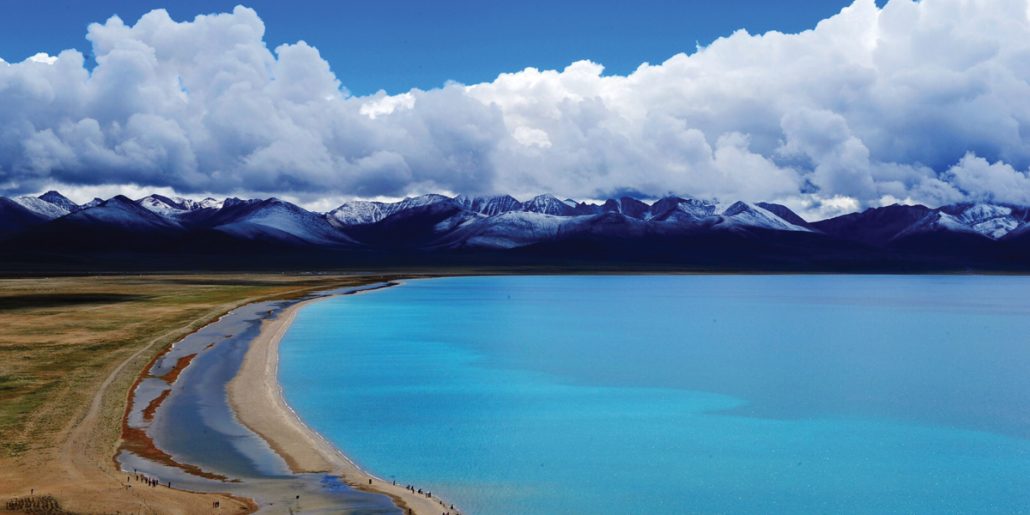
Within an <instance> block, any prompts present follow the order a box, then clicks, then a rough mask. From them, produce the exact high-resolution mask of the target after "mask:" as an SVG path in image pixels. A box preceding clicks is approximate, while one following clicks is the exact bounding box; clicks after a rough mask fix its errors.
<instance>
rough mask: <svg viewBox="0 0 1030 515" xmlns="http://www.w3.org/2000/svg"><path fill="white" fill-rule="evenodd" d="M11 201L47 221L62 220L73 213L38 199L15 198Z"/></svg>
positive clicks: (27, 197)
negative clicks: (61, 218)
mask: <svg viewBox="0 0 1030 515" xmlns="http://www.w3.org/2000/svg"><path fill="white" fill-rule="evenodd" d="M11 200H13V201H15V202H17V203H18V205H20V206H21V207H24V208H25V209H28V210H29V211H32V212H33V213H36V214H37V215H40V216H42V217H44V218H46V219H47V220H53V219H55V218H60V217H62V216H64V215H67V214H68V213H70V212H71V211H69V210H68V209H66V208H64V207H62V206H59V205H57V204H52V203H50V202H47V201H45V200H43V199H41V198H38V197H29V196H25V197H17V198H13V199H11Z"/></svg>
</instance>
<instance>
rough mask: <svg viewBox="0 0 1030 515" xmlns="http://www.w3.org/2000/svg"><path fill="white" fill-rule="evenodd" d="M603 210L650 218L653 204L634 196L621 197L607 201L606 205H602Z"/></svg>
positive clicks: (639, 217)
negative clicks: (650, 204)
mask: <svg viewBox="0 0 1030 515" xmlns="http://www.w3.org/2000/svg"><path fill="white" fill-rule="evenodd" d="M601 211H605V212H608V213H620V214H623V215H626V216H629V217H632V218H638V219H641V220H644V219H647V218H650V215H651V206H649V205H647V204H645V203H643V202H641V201H639V200H637V199H635V198H632V197H621V198H618V199H608V200H607V201H605V203H604V205H602V206H601Z"/></svg>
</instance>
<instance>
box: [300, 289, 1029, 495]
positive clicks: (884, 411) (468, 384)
mask: <svg viewBox="0 0 1030 515" xmlns="http://www.w3.org/2000/svg"><path fill="white" fill-rule="evenodd" d="M280 380H281V382H282V384H283V388H284V392H285V395H286V398H287V401H288V402H289V403H290V405H291V406H293V408H294V409H295V410H296V411H297V412H298V413H299V414H300V416H301V417H302V418H303V419H304V420H305V421H307V422H308V423H309V424H310V425H311V426H312V427H313V428H314V429H316V430H318V431H319V432H321V433H322V434H323V435H325V436H326V437H327V438H329V439H330V440H331V441H332V442H334V443H335V444H336V445H337V446H338V447H340V448H341V449H342V450H344V452H346V453H347V454H348V455H349V456H350V457H352V458H353V459H354V460H355V461H356V462H357V463H358V464H359V465H361V466H362V467H364V468H366V469H368V470H370V471H371V472H373V473H375V474H377V475H379V476H381V477H384V478H386V479H392V478H396V480H397V481H398V483H412V484H416V485H418V486H419V487H422V488H426V489H429V490H432V491H433V492H434V493H437V494H440V495H443V496H445V497H446V498H447V499H448V500H450V501H453V502H454V503H455V504H456V505H458V506H459V507H460V508H463V509H464V511H466V512H468V513H481V514H511V513H542V514H556V513H627V514H639V513H696V512H705V513H774V512H778V513H784V512H787V513H799V512H801V513H842V512H848V513H884V512H905V513H945V512H950V513H955V512H965V513H970V512H977V513H985V512H988V513H990V512H993V513H1019V512H1023V513H1026V512H1030V278H1024V277H977V276H943V277H934V276H549V277H472V278H447V279H432V280H421V281H410V282H408V283H406V284H404V285H402V286H398V287H394V288H389V289H386V290H380V291H377V292H373V293H368V294H362V295H354V296H348V297H337V298H333V299H331V300H327V301H324V302H321V303H316V304H314V305H311V306H308V307H306V308H304V309H303V310H302V311H301V312H300V313H299V314H298V316H297V319H296V321H295V322H294V324H293V326H292V328H291V329H290V330H289V332H288V333H287V335H286V336H285V338H284V340H283V342H282V346H281V364H280Z"/></svg>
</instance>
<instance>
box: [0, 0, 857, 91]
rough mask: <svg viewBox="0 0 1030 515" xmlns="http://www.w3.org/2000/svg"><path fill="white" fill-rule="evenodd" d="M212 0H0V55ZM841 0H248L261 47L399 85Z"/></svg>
mask: <svg viewBox="0 0 1030 515" xmlns="http://www.w3.org/2000/svg"><path fill="white" fill-rule="evenodd" d="M239 3H240V2H238V1H220V0H215V1H211V0H205V1H197V0H176V1H175V2H167V0H166V1H155V0H95V1H84V0H70V1H69V0H61V1H55V0H39V1H33V2H21V1H14V0H7V1H6V2H4V3H3V4H2V5H3V7H2V13H3V15H2V16H0V34H3V36H0V57H3V58H4V59H5V60H7V61H9V62H15V61H21V60H23V59H25V58H27V57H30V56H32V55H34V54H36V53H38V52H47V53H48V54H52V55H56V54H57V53H59V52H60V51H61V50H64V49H66V48H76V49H78V50H79V51H81V52H82V53H83V54H85V55H87V56H89V54H90V45H89V44H88V42H87V41H86V39H85V34H86V26H87V25H88V24H90V23H93V22H104V21H105V20H107V19H108V18H109V17H111V16H113V15H118V16H119V17H121V18H122V19H123V20H125V21H126V22H134V21H135V20H137V19H139V17H140V16H142V15H144V14H146V13H147V12H149V11H151V10H153V9H166V10H167V11H168V13H169V14H170V15H171V16H172V18H174V19H176V20H188V19H193V17H195V16H196V15H198V14H208V13H212V12H229V11H232V9H233V7H235V6H236V5H237V4H239ZM848 3H849V2H848V1H845V0H781V1H778V2H768V1H762V0H722V1H720V2H712V1H705V0H637V1H634V2H626V1H624V0H564V1H561V2H555V1H548V0H521V1H518V2H499V1H498V2H494V1H483V0H437V1H426V0H376V1H371V0H365V1H360V2H358V1H346V2H341V1H327V0H317V1H297V2H282V1H279V0H258V1H251V2H246V3H244V5H247V6H248V7H251V8H253V9H255V10H256V11H257V12H258V14H259V15H260V16H261V18H262V19H263V20H264V21H265V25H266V31H265V41H266V42H267V43H268V45H269V46H270V47H272V48H274V47H276V46H278V45H280V44H283V43H294V42H297V41H301V40H303V41H306V42H307V43H308V44H310V45H312V46H314V47H316V48H318V49H319V52H320V53H321V55H322V57H323V58H325V59H326V60H327V61H328V62H329V63H330V64H331V65H332V68H333V70H334V71H335V72H336V74H337V76H338V77H339V78H340V80H341V82H343V84H344V86H345V87H346V88H347V89H348V90H349V91H350V92H351V93H353V94H357V95H366V94H371V93H375V92H377V91H379V90H380V89H382V90H385V91H386V92H388V93H394V94H395V93H403V92H405V91H408V90H409V89H411V88H421V89H430V88H434V87H439V86H442V85H443V84H444V83H446V82H447V81H457V82H462V83H466V84H472V83H477V82H483V81H489V80H492V79H493V78H495V77H497V75H498V74H499V73H502V72H508V71H514V70H520V69H523V68H526V67H528V66H534V67H537V68H541V69H554V68H563V67H564V66H566V65H568V64H569V63H571V62H574V61H578V60H581V59H590V60H592V61H595V62H600V63H604V64H605V66H606V69H607V70H608V72H609V73H620V74H625V73H628V72H631V71H633V70H634V69H635V68H636V67H637V66H639V65H640V63H642V62H652V63H653V62H662V61H664V60H666V59H668V58H669V57H671V56H672V55H674V54H676V53H678V52H685V51H691V50H693V49H694V48H695V45H696V44H698V43H701V44H707V43H709V42H711V41H713V40H715V39H716V38H718V37H720V36H725V35H727V34H730V33H731V32H733V31H734V30H737V29H741V28H746V29H747V30H749V31H750V32H753V33H762V32H767V31H769V30H780V31H786V32H796V31H799V30H803V29H806V28H809V27H812V26H814V25H815V23H817V22H818V21H819V20H821V19H823V18H825V17H827V16H830V15H833V14H835V13H837V12H838V11H840V10H841V8H843V7H846V6H847V5H848Z"/></svg>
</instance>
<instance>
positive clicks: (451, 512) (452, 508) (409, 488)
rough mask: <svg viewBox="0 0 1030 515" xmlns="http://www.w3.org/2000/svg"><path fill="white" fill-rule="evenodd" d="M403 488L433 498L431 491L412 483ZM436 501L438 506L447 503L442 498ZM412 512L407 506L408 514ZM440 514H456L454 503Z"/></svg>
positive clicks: (394, 484)
mask: <svg viewBox="0 0 1030 515" xmlns="http://www.w3.org/2000/svg"><path fill="white" fill-rule="evenodd" d="M368 484H369V485H371V484H372V480H371V479H369V480H368ZM393 486H397V481H394V482H393ZM404 489H405V490H407V491H409V492H411V493H413V494H419V495H424V496H426V498H427V499H432V498H433V492H430V491H429V490H426V491H422V489H421V488H415V487H414V486H412V485H404ZM436 501H437V502H438V503H440V506H443V507H444V508H446V507H447V504H445V503H444V502H443V501H442V500H440V499H437V500H436ZM413 513H414V512H413V511H412V510H411V509H410V508H409V509H408V515H412V514H413ZM441 515H458V511H457V510H455V509H454V505H453V504H452V505H451V508H450V511H445V512H441Z"/></svg>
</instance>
